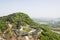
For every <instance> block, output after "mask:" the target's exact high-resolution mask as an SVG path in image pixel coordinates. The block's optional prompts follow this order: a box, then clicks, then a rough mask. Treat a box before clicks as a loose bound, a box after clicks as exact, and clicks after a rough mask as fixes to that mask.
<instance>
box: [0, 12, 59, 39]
mask: <svg viewBox="0 0 60 40" xmlns="http://www.w3.org/2000/svg"><path fill="white" fill-rule="evenodd" d="M17 21H20V22H21V25H22V26H26V25H31V26H35V27H37V28H41V29H42V30H43V32H42V33H41V34H39V35H38V38H40V40H60V35H59V34H56V33H53V32H51V29H50V28H49V27H45V26H41V25H40V24H37V23H35V22H34V21H33V20H32V19H31V18H30V17H29V16H28V15H27V14H24V13H21V12H17V13H13V14H10V15H8V16H3V17H0V31H2V32H3V31H4V30H6V29H7V28H8V25H7V24H8V23H11V24H12V25H13V28H15V27H16V26H17Z"/></svg>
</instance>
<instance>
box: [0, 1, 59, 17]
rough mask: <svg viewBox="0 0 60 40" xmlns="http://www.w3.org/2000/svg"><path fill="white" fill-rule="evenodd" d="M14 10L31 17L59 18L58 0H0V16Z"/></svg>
mask: <svg viewBox="0 0 60 40" xmlns="http://www.w3.org/2000/svg"><path fill="white" fill-rule="evenodd" d="M15 12H23V13H26V14H28V15H29V16H30V17H31V18H40V17H45V18H60V0H0V16H4V15H8V14H12V13H15Z"/></svg>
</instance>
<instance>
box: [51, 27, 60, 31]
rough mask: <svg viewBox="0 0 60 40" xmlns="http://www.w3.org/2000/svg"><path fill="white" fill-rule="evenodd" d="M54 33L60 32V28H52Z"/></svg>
mask: <svg viewBox="0 0 60 40" xmlns="http://www.w3.org/2000/svg"><path fill="white" fill-rule="evenodd" d="M52 30H54V31H60V28H52Z"/></svg>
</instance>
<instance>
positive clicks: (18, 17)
mask: <svg viewBox="0 0 60 40" xmlns="http://www.w3.org/2000/svg"><path fill="white" fill-rule="evenodd" d="M17 21H20V22H21V25H22V26H26V25H31V26H34V25H36V23H35V22H34V21H33V20H32V19H31V18H30V17H29V16H28V15H27V14H24V13H22V12H17V13H13V14H10V15H7V16H3V17H0V28H1V30H3V29H4V30H5V29H7V22H9V23H12V24H13V27H16V26H17ZM4 26H5V27H4ZM1 30H0V31H1Z"/></svg>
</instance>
